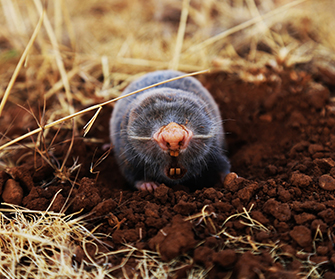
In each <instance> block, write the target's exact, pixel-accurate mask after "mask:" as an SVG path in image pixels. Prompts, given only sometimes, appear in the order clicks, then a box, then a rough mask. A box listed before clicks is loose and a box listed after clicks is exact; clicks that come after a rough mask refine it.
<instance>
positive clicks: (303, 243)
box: [0, 67, 335, 279]
mask: <svg viewBox="0 0 335 279" xmlns="http://www.w3.org/2000/svg"><path fill="white" fill-rule="evenodd" d="M249 74H250V75H254V76H255V77H256V76H257V77H262V79H259V80H262V81H261V82H259V84H255V83H245V82H243V81H241V80H240V79H238V78H237V77H236V76H232V75H228V74H225V73H215V74H211V75H208V76H206V77H205V76H201V77H200V80H201V81H202V82H203V84H204V85H205V86H206V87H207V88H208V89H209V91H210V92H211V93H212V94H213V96H214V97H215V99H216V101H217V102H218V104H219V106H220V109H221V113H222V117H223V119H225V121H224V122H225V123H224V126H225V131H226V133H227V134H226V139H227V147H228V150H229V158H230V160H231V163H232V172H235V173H236V174H237V175H238V177H237V176H236V175H234V174H233V173H232V174H229V175H228V176H227V178H226V180H225V181H224V183H220V182H217V184H216V185H203V189H197V190H195V189H190V188H186V187H184V186H182V185H178V186H176V187H174V188H168V187H166V186H165V185H161V186H159V187H158V189H157V190H156V191H155V192H153V193H150V192H147V191H135V190H133V189H132V188H131V187H129V186H128V185H127V184H126V182H125V180H124V178H123V177H121V175H120V172H119V170H118V167H117V165H116V162H115V160H114V158H113V154H112V153H113V152H112V151H111V153H110V155H109V156H107V157H106V158H103V160H101V162H100V164H98V165H97V166H96V167H95V168H94V170H93V172H92V173H90V171H89V170H90V166H91V165H92V164H93V165H94V163H96V162H98V161H99V160H98V159H99V157H101V156H102V155H103V154H104V152H106V144H107V145H108V144H109V137H108V118H109V117H110V113H111V111H112V108H111V107H110V108H104V109H103V111H102V113H101V114H100V115H99V117H98V119H97V121H96V123H95V124H94V126H93V128H92V130H91V131H90V132H89V134H88V136H87V137H86V138H82V137H80V136H77V135H75V137H74V144H73V147H72V148H71V153H70V155H69V159H68V160H67V163H66V168H64V169H63V170H64V171H63V172H57V171H56V169H57V168H58V169H60V166H61V165H62V163H63V160H64V158H65V157H66V153H67V151H68V150H69V146H70V144H71V137H72V130H71V129H66V128H62V129H61V130H60V132H59V133H58V134H57V136H56V137H55V141H54V142H53V144H52V146H51V148H50V149H49V150H48V152H44V153H43V157H42V156H41V155H40V154H38V153H36V152H35V150H36V148H34V147H27V148H23V149H22V150H21V151H17V152H16V153H15V154H14V153H13V154H9V155H8V161H10V162H12V163H13V164H15V165H16V166H15V167H12V168H7V169H6V170H4V171H1V172H0V193H1V199H2V201H3V202H10V203H14V204H18V205H22V206H24V207H26V208H29V209H34V210H46V209H47V208H48V206H49V205H50V203H51V201H52V200H53V199H54V200H53V203H52V205H51V208H50V209H49V210H51V211H56V212H57V211H61V210H65V212H66V213H67V214H72V213H76V212H79V213H77V214H81V215H83V214H84V215H86V217H85V218H86V220H87V228H88V229H93V228H95V229H96V230H95V233H104V234H108V235H110V236H111V238H109V239H108V240H107V239H106V241H105V245H102V244H99V245H98V248H99V249H100V251H104V252H108V251H115V250H120V249H122V248H123V247H125V244H129V245H132V246H134V247H137V248H138V249H147V250H152V251H158V252H159V253H160V256H161V259H162V260H163V261H170V260H172V259H174V258H176V257H179V259H183V257H184V258H185V259H186V258H187V259H188V263H189V265H185V266H184V268H182V269H180V270H179V271H178V272H176V273H175V274H174V276H175V278H184V277H185V276H186V275H187V274H188V272H190V270H192V268H194V266H202V267H205V268H207V269H208V270H209V271H208V278H302V277H303V276H306V275H307V274H308V273H309V272H313V270H312V268H313V267H315V268H316V271H317V272H318V274H320V275H322V277H323V278H326V279H330V278H335V248H334V242H335V225H334V221H335V195H334V190H335V107H334V106H333V104H332V103H331V94H330V91H329V89H328V88H327V86H326V84H322V83H318V82H316V81H315V78H314V77H313V76H311V75H310V74H308V73H307V72H305V71H302V70H301V71H298V70H290V69H286V70H282V69H281V70H280V69H272V68H270V67H269V68H265V69H264V70H262V71H259V70H257V71H256V70H255V72H253V73H249ZM8 106H9V108H8V109H7V111H11V113H14V114H15V115H19V116H18V119H19V121H18V119H17V121H14V122H13V125H12V127H11V128H10V129H9V130H8V131H7V136H8V137H10V138H14V137H15V136H17V135H20V134H24V133H25V131H26V129H27V127H29V128H30V129H33V128H34V124H33V123H34V122H33V121H32V120H31V119H30V121H28V120H27V118H26V117H25V116H24V115H25V113H24V112H23V111H22V109H21V108H18V107H16V106H14V105H10V104H8ZM33 109H34V108H33ZM36 109H37V108H36ZM78 109H80V108H78ZM12 115H13V114H12ZM90 116H91V115H86V116H85V117H86V120H88V119H89V118H90ZM10 121H11V119H9V118H6V117H5V118H3V119H1V127H6V128H7V127H9V124H10ZM3 132H4V131H3ZM56 132H57V131H55V130H52V131H50V133H49V134H48V136H47V137H46V139H42V142H45V143H46V145H45V146H47V147H50V139H51V138H52V137H53V136H54V135H55V134H56ZM93 138H94V139H95V140H92V139H93ZM96 139H98V140H99V141H97V140H96ZM23 143H24V144H26V145H27V144H28V143H31V139H28V140H26V141H25V142H23ZM41 146H42V147H43V148H44V146H43V145H41ZM42 147H40V149H41V150H42V149H43V148H42ZM73 158H78V164H81V167H80V168H78V169H76V170H74V171H73V172H72V173H71V175H69V174H70V171H71V169H70V167H71V166H73V164H74V160H75V159H73ZM47 161H49V162H50V164H48V163H47ZM55 177H56V178H55ZM69 177H70V180H71V181H75V183H74V184H73V185H74V187H72V186H71V183H70V181H69V180H68V178H69ZM72 188H73V189H72ZM71 189H72V190H71ZM59 190H61V191H60V192H59ZM56 194H57V195H56ZM55 195H56V196H55ZM68 197H69V200H68V201H67V198H68ZM66 201H67V203H66ZM65 203H66V204H65ZM64 204H65V207H64ZM90 248H91V249H90ZM78 249H79V250H80V248H78ZM88 252H89V253H90V254H91V256H92V257H94V255H95V254H94V253H95V246H92V247H88ZM83 259H85V256H84V254H83V253H80V252H78V251H77V253H76V257H74V259H73V260H74V261H76V262H78V263H80V262H81V261H82V260H83ZM108 260H109V262H110V263H111V264H113V265H115V264H119V263H121V261H122V260H123V258H122V257H121V256H115V255H114V256H109V259H108ZM135 265H136V262H135V261H133V260H130V261H129V262H128V263H127V264H126V265H125V268H124V269H123V271H122V270H121V269H119V270H116V271H115V272H114V275H116V276H118V275H120V276H121V274H122V272H127V273H128V275H129V276H131V275H132V272H134V269H133V267H134V266H135ZM225 276H227V277H225ZM229 276H230V277H229ZM262 276H263V277H262Z"/></svg>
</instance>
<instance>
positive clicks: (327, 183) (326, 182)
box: [319, 174, 335, 191]
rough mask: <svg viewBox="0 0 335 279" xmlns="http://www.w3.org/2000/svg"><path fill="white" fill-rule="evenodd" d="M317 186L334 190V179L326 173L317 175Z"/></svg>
mask: <svg viewBox="0 0 335 279" xmlns="http://www.w3.org/2000/svg"><path fill="white" fill-rule="evenodd" d="M319 186H320V188H322V189H323V190H327V191H334V190H335V179H334V178H332V177H331V176H330V175H328V174H324V175H322V176H320V177H319Z"/></svg>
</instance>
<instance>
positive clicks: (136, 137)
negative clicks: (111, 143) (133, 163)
mask: <svg viewBox="0 0 335 279" xmlns="http://www.w3.org/2000/svg"><path fill="white" fill-rule="evenodd" d="M128 137H129V138H130V139H134V140H152V138H151V137H138V136H131V135H129V136H128Z"/></svg>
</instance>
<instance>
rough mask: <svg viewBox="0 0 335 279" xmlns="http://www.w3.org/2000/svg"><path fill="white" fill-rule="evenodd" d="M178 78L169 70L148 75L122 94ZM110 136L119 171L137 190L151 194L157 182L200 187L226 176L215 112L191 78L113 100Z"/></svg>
mask: <svg viewBox="0 0 335 279" xmlns="http://www.w3.org/2000/svg"><path fill="white" fill-rule="evenodd" d="M181 75H183V73H182V72H178V71H172V70H164V71H155V72H152V73H148V74H146V75H144V76H143V77H141V78H139V79H138V80H136V81H134V82H132V83H131V84H130V85H129V86H128V87H127V88H126V89H125V90H124V92H123V93H122V95H125V94H128V93H130V92H133V91H135V90H138V89H141V88H144V87H147V86H149V85H152V84H155V83H157V82H161V81H164V80H167V79H171V78H174V77H177V76H181ZM110 138H111V142H112V145H113V149H114V155H115V157H116V159H117V162H118V164H119V167H120V170H121V172H122V173H123V175H124V176H125V178H126V179H127V181H128V182H129V183H130V184H132V185H134V186H135V187H136V188H137V189H139V190H149V191H153V190H155V189H156V188H157V187H158V185H159V184H161V183H164V184H165V185H167V186H173V185H177V184H182V185H186V186H188V187H194V188H202V187H204V186H206V187H207V186H209V185H210V184H214V183H216V182H217V181H218V180H219V179H221V180H223V178H224V177H225V175H226V174H228V173H229V172H230V163H229V160H228V158H227V156H226V152H227V151H226V149H225V139H224V130H223V123H222V118H221V115H220V111H219V108H218V106H217V104H216V103H215V101H214V99H213V97H212V96H211V94H210V93H209V92H208V90H207V89H206V88H205V87H204V86H203V85H202V84H201V83H200V82H199V81H198V80H197V79H196V78H194V77H185V78H181V79H178V80H175V81H170V82H168V83H165V84H162V85H159V86H156V87H153V88H151V89H147V90H144V91H142V92H140V93H137V94H134V95H131V96H129V97H126V98H123V99H121V100H119V101H117V102H116V104H115V107H114V110H113V112H112V116H111V119H110Z"/></svg>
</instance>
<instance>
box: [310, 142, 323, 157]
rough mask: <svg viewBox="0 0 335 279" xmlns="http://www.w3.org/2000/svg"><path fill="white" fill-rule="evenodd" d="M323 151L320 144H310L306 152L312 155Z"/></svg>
mask: <svg viewBox="0 0 335 279" xmlns="http://www.w3.org/2000/svg"><path fill="white" fill-rule="evenodd" d="M322 151H324V148H323V146H322V145H321V144H316V143H315V144H310V145H309V147H308V152H309V153H310V154H311V155H313V154H315V153H317V152H322Z"/></svg>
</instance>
